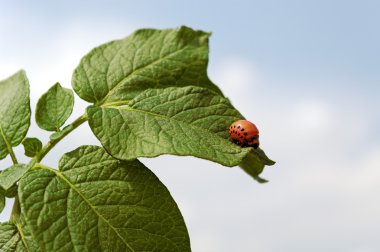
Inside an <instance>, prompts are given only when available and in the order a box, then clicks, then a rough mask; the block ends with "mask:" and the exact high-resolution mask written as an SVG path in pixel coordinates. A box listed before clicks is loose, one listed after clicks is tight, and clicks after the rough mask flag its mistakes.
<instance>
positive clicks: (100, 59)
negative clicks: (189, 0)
mask: <svg viewBox="0 0 380 252" xmlns="http://www.w3.org/2000/svg"><path fill="white" fill-rule="evenodd" d="M208 37H209V34H208V33H205V32H202V31H194V30H192V29H190V28H187V27H181V28H179V29H168V30H153V29H142V30H138V31H136V32H135V33H133V34H132V35H131V36H129V37H127V38H125V39H122V40H116V41H112V42H109V43H106V44H104V45H101V46H99V47H97V48H95V49H93V50H92V51H91V52H90V53H88V54H87V55H86V56H85V57H84V58H83V59H82V60H81V62H80V64H79V66H78V67H77V68H76V69H75V71H74V74H73V78H72V85H73V88H74V90H75V92H76V93H77V94H78V95H79V96H80V97H81V98H82V99H84V100H86V101H89V102H91V103H96V104H97V105H101V104H104V103H115V102H120V101H125V100H130V99H132V98H133V97H135V96H136V95H137V94H139V93H140V92H141V91H143V90H146V89H148V88H163V87H170V86H188V85H196V86H201V87H205V88H209V89H212V90H214V91H216V92H219V93H220V90H219V89H218V87H216V86H215V85H214V84H213V83H212V82H211V81H210V80H209V79H208V77H207V64H208Z"/></svg>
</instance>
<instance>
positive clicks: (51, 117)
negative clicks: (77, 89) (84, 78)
mask: <svg viewBox="0 0 380 252" xmlns="http://www.w3.org/2000/svg"><path fill="white" fill-rule="evenodd" d="M73 106H74V95H73V91H72V90H70V89H67V88H63V87H62V86H61V85H60V84H59V83H56V84H55V85H54V86H52V87H51V88H50V89H49V90H48V91H47V92H46V93H45V94H43V95H42V96H41V98H40V99H39V100H38V103H37V107H36V122H37V124H38V126H39V127H40V128H41V129H44V130H48V131H59V128H60V127H61V126H62V125H63V124H64V123H65V122H66V120H67V118H69V116H70V115H71V112H72V111H73Z"/></svg>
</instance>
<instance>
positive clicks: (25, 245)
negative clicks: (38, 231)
mask: <svg viewBox="0 0 380 252" xmlns="http://www.w3.org/2000/svg"><path fill="white" fill-rule="evenodd" d="M0 251H4V252H21V251H22V252H24V251H25V252H34V251H40V250H39V249H38V246H37V244H36V243H35V241H34V240H33V238H32V236H31V234H30V232H29V229H28V227H27V226H26V225H25V223H24V222H23V221H22V218H21V219H19V220H17V221H15V222H14V223H11V222H4V223H0Z"/></svg>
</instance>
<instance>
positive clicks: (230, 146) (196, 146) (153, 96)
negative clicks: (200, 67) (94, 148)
mask: <svg viewBox="0 0 380 252" xmlns="http://www.w3.org/2000/svg"><path fill="white" fill-rule="evenodd" d="M87 113H88V117H89V124H90V127H91V129H92V131H93V132H94V134H95V135H96V136H97V138H98V139H99V140H100V141H101V143H102V144H103V146H104V147H105V148H106V149H107V151H108V152H109V153H111V154H112V155H113V156H115V157H117V158H119V159H123V160H129V159H134V158H136V157H155V156H158V155H161V154H173V155H182V156H183V155H190V156H195V157H199V158H203V159H208V160H211V161H214V162H218V163H220V164H222V165H226V166H236V165H238V164H239V163H240V162H241V161H242V159H243V158H244V157H245V155H247V153H248V152H249V151H250V150H251V148H241V147H239V146H237V145H236V144H234V143H232V142H231V141H230V140H229V139H228V126H229V125H230V124H231V123H232V122H233V121H235V120H237V119H241V118H242V115H240V113H239V112H238V111H236V110H235V109H234V108H233V107H232V105H231V104H230V103H229V101H228V100H227V99H226V98H224V97H222V96H220V95H218V94H217V93H214V92H213V91H210V90H209V89H205V88H200V87H194V86H189V87H182V88H166V89H151V90H147V91H145V92H143V93H141V94H140V95H138V96H137V97H135V98H134V99H133V100H132V101H130V102H129V106H119V107H96V106H91V107H89V108H88V109H87Z"/></svg>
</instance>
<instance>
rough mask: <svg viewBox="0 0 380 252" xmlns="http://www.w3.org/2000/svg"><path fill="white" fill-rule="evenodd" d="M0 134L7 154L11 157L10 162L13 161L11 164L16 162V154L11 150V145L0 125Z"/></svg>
mask: <svg viewBox="0 0 380 252" xmlns="http://www.w3.org/2000/svg"><path fill="white" fill-rule="evenodd" d="M0 135H1V137H2V138H3V139H4V142H5V145H6V146H7V150H8V153H9V155H10V156H11V158H12V162H13V164H18V161H17V158H16V155H15V153H14V152H13V148H12V145H11V144H10V143H9V142H8V139H7V137H6V136H5V134H4V132H3V128H2V127H0Z"/></svg>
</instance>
